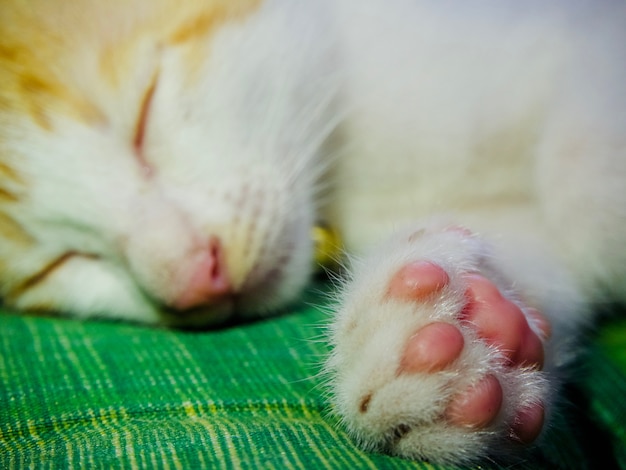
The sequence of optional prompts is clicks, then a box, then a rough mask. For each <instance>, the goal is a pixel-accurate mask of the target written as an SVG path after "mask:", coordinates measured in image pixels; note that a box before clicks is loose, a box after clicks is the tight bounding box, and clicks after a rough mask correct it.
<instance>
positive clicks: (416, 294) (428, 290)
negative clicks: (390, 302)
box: [387, 260, 450, 300]
mask: <svg viewBox="0 0 626 470" xmlns="http://www.w3.org/2000/svg"><path fill="white" fill-rule="evenodd" d="M448 282H450V278H449V277H448V273H446V271H445V270H444V269H443V268H442V267H441V266H438V265H437V264H434V263H431V262H430V261H423V260H418V261H414V262H412V263H409V264H407V265H405V266H403V267H402V268H400V270H399V271H398V272H397V273H396V274H395V275H394V276H393V278H392V279H391V282H390V283H389V289H388V291H387V295H388V296H390V297H395V298H397V299H402V300H422V299H425V298H427V297H429V296H430V295H432V294H434V293H436V292H438V291H440V290H441V289H443V288H444V287H445V286H446V285H447V284H448Z"/></svg>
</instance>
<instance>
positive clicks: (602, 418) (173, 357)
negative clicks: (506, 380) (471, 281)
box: [0, 298, 626, 469]
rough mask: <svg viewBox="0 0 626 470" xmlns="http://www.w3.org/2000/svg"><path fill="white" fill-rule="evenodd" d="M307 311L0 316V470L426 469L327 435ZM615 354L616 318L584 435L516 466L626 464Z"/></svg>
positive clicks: (621, 365)
mask: <svg viewBox="0 0 626 470" xmlns="http://www.w3.org/2000/svg"><path fill="white" fill-rule="evenodd" d="M311 302H313V303H315V302H318V299H316V298H314V299H311V298H309V299H307V301H306V302H303V304H302V305H300V306H296V307H295V308H294V309H293V310H294V311H293V312H290V313H289V314H285V315H281V316H278V317H275V318H272V319H267V320H262V321H259V322H255V323H250V324H246V325H239V326H233V327H229V328H224V329H221V330H215V331H208V332H181V331H169V330H161V329H154V328H149V327H143V326H137V325H129V324H118V323H112V322H103V321H88V322H81V321H75V320H67V319H59V318H44V317H30V316H19V315H14V314H10V313H1V314H0V468H2V469H21V468H37V469H38V468H55V469H56V468H88V469H96V468H127V469H135V468H150V469H152V468H154V469H160V468H163V469H193V468H268V469H269V468H277V469H290V468H294V469H295V468H302V469H317V468H328V469H341V468H346V469H353V468H372V469H374V468H383V469H386V468H389V469H404V468H412V469H415V468H418V469H419V468H436V467H434V466H430V465H428V464H424V463H414V462H409V461H405V460H402V459H398V458H393V457H389V456H385V455H379V454H368V453H365V452H362V451H360V450H358V449H356V448H355V447H354V445H353V444H352V442H351V441H350V439H349V438H348V437H347V436H346V434H345V433H344V432H343V431H342V430H341V428H340V427H338V425H337V423H336V422H335V420H334V418H333V417H332V416H331V415H329V413H328V408H327V405H326V403H325V398H324V394H325V391H324V388H323V386H322V380H321V379H320V378H319V375H318V373H319V364H320V362H321V361H322V359H323V357H324V355H325V353H326V352H327V347H326V345H325V343H324V342H323V340H322V338H323V332H324V330H323V328H322V325H323V324H324V321H325V314H324V313H322V312H321V311H320V310H318V309H316V308H313V307H310V306H309V305H310V304H311ZM603 331H604V330H603ZM618 348H622V351H626V322H622V323H621V324H619V325H618V326H617V327H616V328H614V329H610V330H608V329H607V330H606V333H604V334H603V335H601V336H600V338H599V339H598V340H597V341H595V343H594V347H593V348H592V350H591V353H590V354H589V357H588V358H586V359H585V361H584V364H583V366H582V367H583V370H585V372H584V373H581V374H580V377H581V384H580V386H576V387H573V390H574V392H572V394H573V396H574V400H575V401H574V405H573V407H572V408H574V409H579V410H580V412H579V413H574V414H578V415H580V416H581V418H580V419H581V420H582V421H581V423H582V425H581V426H569V427H567V426H566V427H565V429H563V430H560V431H555V432H553V433H551V437H550V439H549V442H548V446H547V449H548V450H547V452H546V453H545V454H543V455H535V456H533V458H532V460H529V461H527V462H524V463H521V464H519V465H515V466H514V467H513V468H516V469H519V468H528V469H536V468H558V467H561V468H568V469H569V468H609V467H610V466H614V465H616V464H617V463H618V462H619V463H621V464H622V465H623V466H624V468H626V457H625V454H624V449H626V436H625V434H624V432H625V431H624V429H625V423H626V399H625V398H626V394H625V393H624V391H625V390H626V389H625V386H626V385H625V384H626V382H625V380H626V379H625V374H626V359H625V357H624V353H623V352H622V353H621V356H619V355H616V354H613V353H614V351H613V350H614V349H618ZM610 355H613V356H614V359H611V360H609V359H608V357H609V356H610ZM618 356H619V357H618ZM585 364H586V365H587V366H588V367H585ZM589 436H592V437H595V438H596V439H595V440H598V439H597V438H598V437H599V436H601V437H602V439H600V440H601V441H602V446H603V447H602V448H601V450H600V454H598V451H597V450H593V449H592V447H594V446H592V445H591V443H594V442H595V441H594V439H591V438H589ZM605 437H606V438H605ZM594 452H595V454H594ZM602 453H605V454H610V456H611V457H610V458H608V459H607V460H599V459H602V455H601V454H602ZM601 461H602V462H605V464H603V465H604V466H597V464H598V462H601ZM480 468H491V467H489V466H484V465H483V466H481V467H480ZM494 468H496V467H495V466H494Z"/></svg>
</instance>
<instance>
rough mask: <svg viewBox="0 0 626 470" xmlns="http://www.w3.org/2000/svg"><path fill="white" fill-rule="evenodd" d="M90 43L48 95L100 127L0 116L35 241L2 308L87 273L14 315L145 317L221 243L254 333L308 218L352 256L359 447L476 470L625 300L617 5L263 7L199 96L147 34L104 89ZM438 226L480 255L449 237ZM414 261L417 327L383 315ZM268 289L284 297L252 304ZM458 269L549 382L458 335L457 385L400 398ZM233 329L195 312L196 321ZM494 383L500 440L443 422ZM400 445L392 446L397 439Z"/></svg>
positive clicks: (338, 338)
mask: <svg viewBox="0 0 626 470" xmlns="http://www.w3.org/2000/svg"><path fill="white" fill-rule="evenodd" d="M183 5H184V4H182V3H181V7H180V10H178V11H179V13H180V15H181V16H184V14H185V11H186V10H185V8H187V7H185V6H183ZM123 13H124V12H122V14H121V15H120V16H121V17H125V18H126V20H127V21H126V23H127V24H126V27H129V28H131V29H132V21H133V20H132V18H131V19H128V17H127V15H124V14H123ZM81 19H82V21H89V15H86V16H85V17H83V18H81ZM92 21H93V20H92ZM137 21H139V20H137ZM96 23H97V25H94V27H93V28H92V34H93V36H92V37H91V36H89V37H85V38H81V41H80V43H79V44H80V45H76V43H73V47H72V48H68V52H67V55H68V58H67V59H68V60H67V61H66V62H63V63H62V64H60V65H59V66H58V67H57V69H58V70H56V71H55V72H54V73H58V74H59V76H60V77H62V78H63V80H66V81H67V82H69V84H70V87H72V88H74V89H77V90H80V91H81V92H82V93H84V94H86V95H87V96H90V97H91V99H92V100H93V101H94V103H95V104H96V106H97V107H98V108H99V109H100V110H101V111H102V114H103V116H104V120H103V121H102V122H96V123H93V122H92V123H84V122H77V121H74V120H71V119H68V118H64V117H63V116H61V115H59V116H53V124H54V127H55V132H54V133H44V132H40V131H38V130H37V129H36V127H35V126H34V124H32V123H29V122H22V121H20V120H19V119H17V118H15V119H13V117H11V116H9V117H10V118H11V122H12V125H11V126H5V128H4V129H3V130H2V132H3V135H2V137H3V141H4V142H5V143H6V145H8V146H9V148H10V149H11V151H12V152H13V154H14V155H16V158H15V161H14V162H13V164H14V165H15V166H16V167H17V169H18V170H19V171H20V173H22V174H25V175H27V179H29V180H32V181H36V184H31V185H30V190H29V202H28V203H27V204H28V205H27V206H26V208H25V207H24V204H22V205H20V206H19V207H18V208H16V209H15V210H14V211H13V212H11V216H12V217H14V218H15V219H16V220H17V221H19V223H20V224H21V225H22V226H23V227H25V228H26V229H27V230H28V232H29V233H31V234H33V235H34V236H35V238H36V239H37V244H36V245H35V248H33V249H32V250H30V251H29V252H28V254H27V255H23V254H20V256H19V257H15V258H12V257H11V253H12V250H14V247H13V246H11V245H10V244H7V245H6V246H4V247H2V248H0V250H2V255H3V259H9V260H10V262H9V263H8V264H7V267H6V269H7V270H8V272H9V275H7V279H4V283H3V292H4V293H5V295H6V294H7V293H10V292H11V288H12V284H11V282H13V281H12V279H19V278H21V277H23V276H28V274H29V273H30V272H33V271H36V270H37V267H38V266H39V265H40V264H42V263H45V262H46V260H48V259H50V258H54V257H55V256H58V255H59V254H60V253H63V252H66V251H67V250H75V251H77V252H81V253H88V254H93V255H96V256H97V257H98V259H97V260H95V259H91V258H88V257H82V258H76V259H74V260H72V261H71V262H69V263H66V265H64V266H63V268H61V269H58V270H57V271H55V272H54V273H53V274H52V275H50V276H49V279H48V280H47V282H45V283H42V284H41V285H38V286H37V287H36V288H34V289H31V290H29V291H26V292H25V293H24V294H23V295H22V296H21V297H19V298H17V299H14V305H15V306H17V307H21V308H25V309H28V308H31V307H36V306H38V305H40V304H44V305H47V306H52V307H53V308H56V309H59V310H63V311H68V312H70V313H74V314H77V315H83V316H88V315H106V316H110V317H119V318H126V319H131V320H135V321H144V322H157V321H163V318H162V315H163V311H162V307H163V304H167V303H168V302H169V301H170V300H171V298H173V297H174V296H176V294H177V292H179V291H180V289H181V287H184V286H181V285H180V283H181V281H180V279H185V278H186V276H187V275H188V271H189V270H190V269H191V268H190V267H189V266H190V264H191V261H190V260H192V259H193V257H194V256H195V254H196V252H197V250H198V249H199V248H198V247H199V246H201V245H202V243H204V241H205V240H206V239H207V238H208V237H209V236H217V237H219V238H220V239H221V240H222V242H223V243H224V249H225V253H226V260H227V264H228V271H229V273H230V275H231V276H232V279H233V282H234V286H235V287H236V288H237V289H238V294H239V299H240V300H238V303H237V304H236V306H235V307H236V308H237V309H240V310H241V311H243V312H244V313H249V314H251V313H255V314H258V313H263V312H265V311H268V310H271V309H273V308H275V307H276V306H278V305H282V304H284V303H285V302H287V301H289V300H290V299H292V298H293V297H294V296H295V295H297V292H298V290H299V289H300V287H301V286H302V285H303V284H304V283H305V281H306V278H307V276H308V265H309V259H310V255H311V253H310V250H311V249H310V242H309V240H308V232H309V229H310V227H311V225H312V223H313V220H314V218H315V217H316V214H317V216H321V217H323V218H326V219H328V220H329V221H330V222H331V223H332V224H334V225H335V226H336V227H337V228H338V229H339V231H340V232H341V233H342V235H343V236H344V238H345V242H346V245H347V248H348V250H349V251H350V252H351V253H353V254H358V256H364V260H363V261H362V262H360V263H356V264H355V266H356V267H355V268H354V272H353V273H352V275H351V278H350V280H348V281H346V286H345V289H344V293H343V294H342V299H343V300H342V305H341V306H340V307H339V308H338V313H337V316H336V318H335V319H334V320H333V323H332V327H331V331H332V338H331V340H332V343H333V346H334V352H333V355H332V357H331V358H330V359H329V363H328V369H329V371H330V372H331V373H332V376H333V379H332V385H333V390H334V397H335V398H334V401H335V405H336V408H337V411H338V412H339V413H340V414H341V416H342V417H343V420H344V422H345V423H346V426H347V427H348V429H350V430H351V431H352V432H353V433H354V435H355V436H356V438H357V439H359V440H360V441H361V442H362V443H363V445H365V446H366V447H368V448H383V449H386V450H389V451H391V452H394V453H397V454H400V455H404V456H409V457H415V458H428V459H431V460H433V461H445V462H457V463H458V462H469V461H474V460H476V459H479V458H482V457H485V456H487V455H493V454H494V453H497V452H498V448H500V445H501V442H502V437H503V436H505V434H506V432H507V431H506V429H507V423H510V418H511V415H512V413H514V410H515V409H518V408H519V407H520V406H524V404H528V403H536V402H537V401H542V402H544V403H545V404H546V408H547V411H548V415H549V414H550V412H551V410H552V404H553V401H554V399H553V392H554V390H555V389H556V386H557V385H558V380H559V373H560V372H559V370H560V367H561V366H563V365H564V364H565V363H567V361H568V359H569V355H570V352H571V349H570V348H569V346H568V345H569V343H571V342H572V341H573V340H574V339H575V335H576V332H577V330H578V329H579V328H580V325H581V324H583V323H584V322H585V321H586V320H587V319H588V318H590V317H591V311H590V308H591V305H592V304H593V302H601V301H603V299H604V297H603V295H604V294H605V293H610V294H612V295H613V296H614V298H616V299H618V300H626V295H625V293H626V289H624V288H623V286H624V282H626V268H625V266H626V249H624V248H625V246H624V240H625V239H626V86H624V84H625V83H626V52H625V51H626V49H625V48H624V45H625V44H626V4H624V2H623V1H617V0H615V1H612V0H602V1H593V2H592V1H582V0H581V1H565V0H563V1H561V0H550V1H545V0H542V1H539V0H528V1H524V2H520V1H508V0H504V1H503V0H498V1H496V0H484V1H461V0H443V1H423V0H385V1H383V0H318V1H315V2H313V1H310V2H304V1H298V2H292V1H286V0H267V1H266V2H264V4H263V5H262V6H261V7H260V9H259V10H258V11H257V12H255V13H254V14H253V15H252V16H250V17H249V18H247V19H245V20H243V21H239V22H235V23H233V24H229V25H225V26H224V27H223V28H222V29H220V31H219V32H217V33H216V34H214V35H212V36H211V37H210V38H208V39H207V41H210V48H208V49H209V50H210V54H209V57H208V58H207V60H206V62H205V63H200V64H199V65H198V70H199V77H200V78H199V79H198V80H195V81H191V82H190V81H189V80H188V76H187V75H186V72H185V68H184V65H183V62H184V60H183V59H184V52H185V51H184V50H181V49H180V48H171V49H167V48H166V49H160V48H159V47H157V44H158V41H156V40H155V38H150V37H147V38H146V40H145V42H141V43H140V44H139V45H137V46H136V47H137V48H138V49H137V57H141V60H137V61H136V63H135V65H134V66H135V68H134V69H133V71H132V73H131V74H129V76H128V77H126V78H127V80H128V83H127V85H126V86H125V87H123V88H122V90H123V91H119V90H117V89H113V88H111V87H108V86H107V85H106V84H105V83H104V82H101V81H100V80H98V69H97V66H96V63H95V62H94V61H93V60H92V58H93V54H92V51H93V50H94V49H95V50H99V49H100V48H101V47H102V46H103V43H101V42H100V41H104V39H103V38H104V37H109V36H114V35H112V34H111V33H110V31H109V29H108V28H110V27H111V26H109V24H110V25H115V24H117V23H116V22H115V21H114V20H112V21H111V22H108V23H106V25H104V24H101V23H98V22H96ZM63 26H64V25H61V26H60V29H62V30H63V31H65V29H64V27H63ZM65 26H67V25H65ZM94 31H95V32H94ZM103 31H106V32H107V34H106V35H105V34H99V32H100V33H102V32H103ZM120 34H121V33H120ZM68 64H73V65H71V66H70V65H68ZM157 69H158V71H159V72H158V73H159V78H158V85H157V88H156V91H155V95H154V100H153V101H154V102H153V105H152V108H151V113H150V116H149V121H148V123H149V124H148V132H147V142H146V155H147V159H148V160H149V162H150V163H151V165H153V166H154V167H155V168H156V174H157V177H156V178H155V179H154V180H146V179H145V178H144V177H142V174H141V168H140V166H139V165H137V161H136V159H135V157H134V156H133V155H132V152H131V148H130V146H129V135H128V134H129V132H130V129H131V128H132V126H133V123H134V122H135V120H136V115H137V109H136V103H138V102H139V101H140V98H141V96H142V93H143V90H144V89H145V87H146V84H147V83H148V82H149V80H150V79H151V77H152V76H153V74H154V73H155V70H157ZM0 113H1V110H0ZM0 118H3V120H2V121H1V122H6V121H5V120H4V118H6V116H0ZM331 133H332V135H330V134H331ZM329 136H330V137H331V138H330V139H328V140H327V137H329ZM18 156H19V158H18ZM77 175H79V177H77ZM320 177H322V178H320ZM320 179H321V181H320ZM318 193H319V194H318ZM441 214H444V215H445V216H446V217H447V218H446V219H445V220H447V221H450V222H449V223H451V224H456V225H463V226H466V227H469V228H471V230H472V231H474V233H475V235H474V236H472V237H466V236H462V235H461V234H459V233H457V232H450V231H446V230H442V227H445V226H446V224H448V222H446V224H444V225H442V222H441V220H442V219H441V218H440V215H441ZM407 225H408V226H409V228H408V231H406V232H405V231H400V232H399V234H397V235H395V236H394V237H393V238H391V239H390V241H389V242H387V243H383V244H382V245H374V243H375V242H378V241H379V240H380V239H384V238H386V237H389V236H390V234H391V233H394V232H397V231H398V230H399V229H400V228H401V227H405V226H407ZM403 230H404V229H403ZM418 230H424V233H425V235H424V236H422V237H419V240H418V241H408V240H409V237H408V236H407V234H411V233H414V232H416V231H418ZM285 250H286V252H287V254H288V256H287V257H286V259H287V261H281V262H280V263H281V264H280V266H276V263H278V262H277V261H276V260H278V259H281V255H284V254H285V253H284V251H285ZM244 253H247V254H246V255H245V256H244V255H243V254H244ZM366 253H370V254H369V255H366ZM415 259H429V260H432V261H435V262H437V263H439V264H440V265H441V266H442V267H444V269H446V271H447V272H448V274H449V276H450V279H451V284H450V285H449V286H448V287H447V288H446V289H445V290H444V291H443V292H442V294H441V298H440V299H439V300H438V302H437V303H436V305H434V306H407V305H405V304H402V303H399V302H394V301H390V300H389V299H387V298H386V297H385V289H386V286H387V285H388V283H389V280H390V279H391V277H392V276H393V274H394V272H396V271H397V270H398V269H399V268H400V267H401V266H402V265H403V264H405V263H407V262H409V261H411V260H415ZM277 267H278V268H279V269H280V270H281V272H282V273H283V276H282V277H281V278H280V282H277V283H273V284H269V285H265V284H263V278H264V276H269V274H268V273H271V272H272V269H273V268H277ZM468 270H474V271H480V272H482V273H483V274H485V275H486V276H488V277H489V278H490V279H492V280H493V281H494V282H495V283H497V284H498V285H499V286H500V287H501V288H502V290H503V291H504V293H505V294H506V295H508V296H510V298H511V299H518V298H520V297H523V298H524V301H525V303H524V305H526V304H528V305H530V306H533V307H536V308H538V309H540V310H541V311H543V312H544V313H545V314H546V315H547V316H548V317H549V318H550V320H551V321H552V323H553V328H554V332H555V334H554V338H553V339H552V340H551V341H550V342H549V343H548V344H547V350H546V368H545V370H544V371H543V372H538V371H530V370H517V369H511V370H508V369H507V370H505V369H504V368H503V367H501V366H499V365H498V361H497V357H498V354H499V353H498V352H497V351H494V350H493V349H492V348H489V347H487V346H485V345H484V344H483V343H482V342H481V341H480V340H479V339H477V338H476V337H475V335H474V334H473V333H472V331H471V330H470V329H468V328H467V327H465V326H463V325H459V327H460V328H461V330H462V332H463V335H464V337H465V341H466V348H465V349H464V352H463V354H462V357H461V358H460V359H459V360H458V361H457V362H456V363H455V366H454V367H453V368H452V369H451V370H449V371H445V372H442V373H439V374H434V375H427V376H423V375H413V376H410V377H407V376H402V377H397V376H396V374H395V372H394V371H395V370H397V367H398V364H399V361H400V355H401V352H402V348H403V345H404V344H405V342H406V341H407V339H408V337H409V336H410V335H411V334H412V333H413V332H414V331H415V330H416V329H417V328H419V327H420V325H423V324H425V323H427V322H429V321H432V320H433V319H438V320H444V321H449V322H452V323H454V324H458V321H457V320H456V317H455V315H456V314H457V313H458V311H459V309H460V308H462V293H463V291H464V286H463V283H462V281H461V280H460V279H461V274H462V273H463V272H466V271H468ZM207 309H208V311H209V315H208V316H203V317H201V319H200V320H201V321H209V320H210V318H211V306H208V307H207ZM233 311H234V310H233V306H232V305H231V304H222V305H218V306H214V310H213V319H221V318H223V317H225V316H228V315H230V314H231V313H232V312H233ZM192 321H195V320H193V319H192ZM487 372H489V373H493V374H495V375H496V376H497V377H498V378H499V380H500V382H501V384H502V387H503V389H504V391H505V396H506V400H505V405H504V408H503V410H502V412H501V414H500V416H499V417H498V419H497V420H496V423H495V424H494V425H493V426H491V427H490V428H489V429H487V430H485V431H484V432H482V431H481V432H476V431H471V430H467V429H457V428H453V427H451V426H450V425H447V424H445V422H444V421H442V420H441V419H440V416H441V414H442V410H443V409H444V408H445V405H446V403H447V400H448V399H449V397H451V396H452V395H454V394H455V393H456V392H458V391H460V390H463V389H465V388H467V386H468V385H469V384H472V383H475V382H476V381H477V380H479V378H480V377H482V376H484V374H485V373H487ZM367 394H372V397H373V398H372V400H371V403H370V405H369V409H368V412H367V413H366V414H363V413H360V412H359V410H358V409H359V405H360V403H362V400H363V397H364V396H365V395H367ZM401 425H406V426H410V429H411V430H410V432H408V433H402V436H401V438H399V437H398V436H395V437H394V433H395V432H396V431H397V429H398V427H399V426H401Z"/></svg>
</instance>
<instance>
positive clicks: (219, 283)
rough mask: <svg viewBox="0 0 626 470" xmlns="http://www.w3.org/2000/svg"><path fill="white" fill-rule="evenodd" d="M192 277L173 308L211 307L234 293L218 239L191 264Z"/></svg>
mask: <svg viewBox="0 0 626 470" xmlns="http://www.w3.org/2000/svg"><path fill="white" fill-rule="evenodd" d="M191 265H192V268H191V270H190V272H191V275H190V277H189V279H188V280H187V281H185V282H184V283H183V288H182V290H181V292H180V294H178V296H177V298H175V299H174V302H173V304H172V307H174V308H176V309H178V310H188V309H190V308H194V307H199V306H201V305H210V304H211V303H212V302H213V301H215V300H216V299H218V298H220V297H223V296H225V295H228V294H230V293H231V292H232V284H231V282H230V279H229V276H228V272H227V269H226V262H225V259H224V249H223V247H222V244H221V242H220V240H219V239H218V238H215V237H214V238H211V239H210V240H209V244H208V247H207V249H206V250H204V251H202V252H201V253H200V254H199V255H197V257H196V258H195V259H194V260H193V261H192V263H191Z"/></svg>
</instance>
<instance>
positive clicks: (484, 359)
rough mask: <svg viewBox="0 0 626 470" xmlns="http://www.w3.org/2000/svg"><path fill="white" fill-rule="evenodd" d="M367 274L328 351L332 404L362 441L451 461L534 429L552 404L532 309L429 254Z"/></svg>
mask: <svg viewBox="0 0 626 470" xmlns="http://www.w3.org/2000/svg"><path fill="white" fill-rule="evenodd" d="M383 271H384V269H383ZM383 274H384V273H383ZM383 277H384V276H383ZM370 283H371V289H367V284H368V283H367V282H366V283H365V286H363V285H361V286H360V288H357V289H354V290H355V291H356V293H358V294H360V295H356V296H355V295H352V296H350V295H349V296H348V298H347V299H346V301H345V304H344V307H343V309H342V310H341V311H340V313H339V315H338V317H337V320H336V323H335V325H334V333H333V343H334V352H333V355H332V357H331V359H330V361H329V368H330V370H331V371H332V373H333V376H334V378H333V384H332V386H333V389H334V390H333V393H334V397H335V407H336V409H337V411H338V413H339V415H340V416H341V418H342V420H343V422H344V423H345V425H346V427H347V428H348V430H349V431H350V432H351V434H352V435H353V436H354V437H355V438H356V439H357V441H359V442H360V443H361V445H362V446H363V447H365V448H366V449H371V450H379V451H386V452H390V453H392V454H397V455H401V456H404V457H409V458H416V459H426V460H430V461H433V462H442V463H457V464H458V463H469V462H472V461H476V460H479V459H481V458H484V457H487V456H497V454H500V453H503V454H506V453H515V451H516V450H518V449H519V448H520V447H522V446H523V445H525V444H530V443H532V442H534V441H535V440H536V439H537V438H538V436H539V435H540V434H541V432H542V430H543V428H544V426H545V421H546V412H547V409H548V407H549V406H550V395H549V387H548V381H547V379H546V376H545V374H544V373H543V372H542V367H543V364H544V360H545V358H544V348H543V342H544V341H545V340H547V339H548V338H549V336H550V328H549V323H548V321H547V320H546V319H545V317H543V315H541V313H539V312H538V311H537V310H533V309H531V308H527V307H526V306H525V305H523V304H522V303H521V302H520V301H519V300H517V299H511V298H510V293H509V292H506V293H504V292H503V290H504V289H501V288H500V287H499V286H498V285H496V283H494V282H492V281H491V280H490V279H488V278H487V277H486V276H485V275H482V274H479V273H478V272H477V271H476V270H469V271H464V270H447V269H444V268H443V267H442V266H441V265H440V264H438V263H436V262H432V261H424V260H416V261H410V262H407V263H406V264H404V265H402V266H400V267H399V268H397V269H395V270H393V271H392V272H389V273H388V274H387V282H386V283H384V287H383V288H382V289H380V288H379V289H377V288H375V287H374V286H375V285H376V284H380V279H379V280H376V278H375V277H374V278H372V279H371V282H370ZM351 294H354V292H351ZM363 297H365V298H363Z"/></svg>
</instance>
